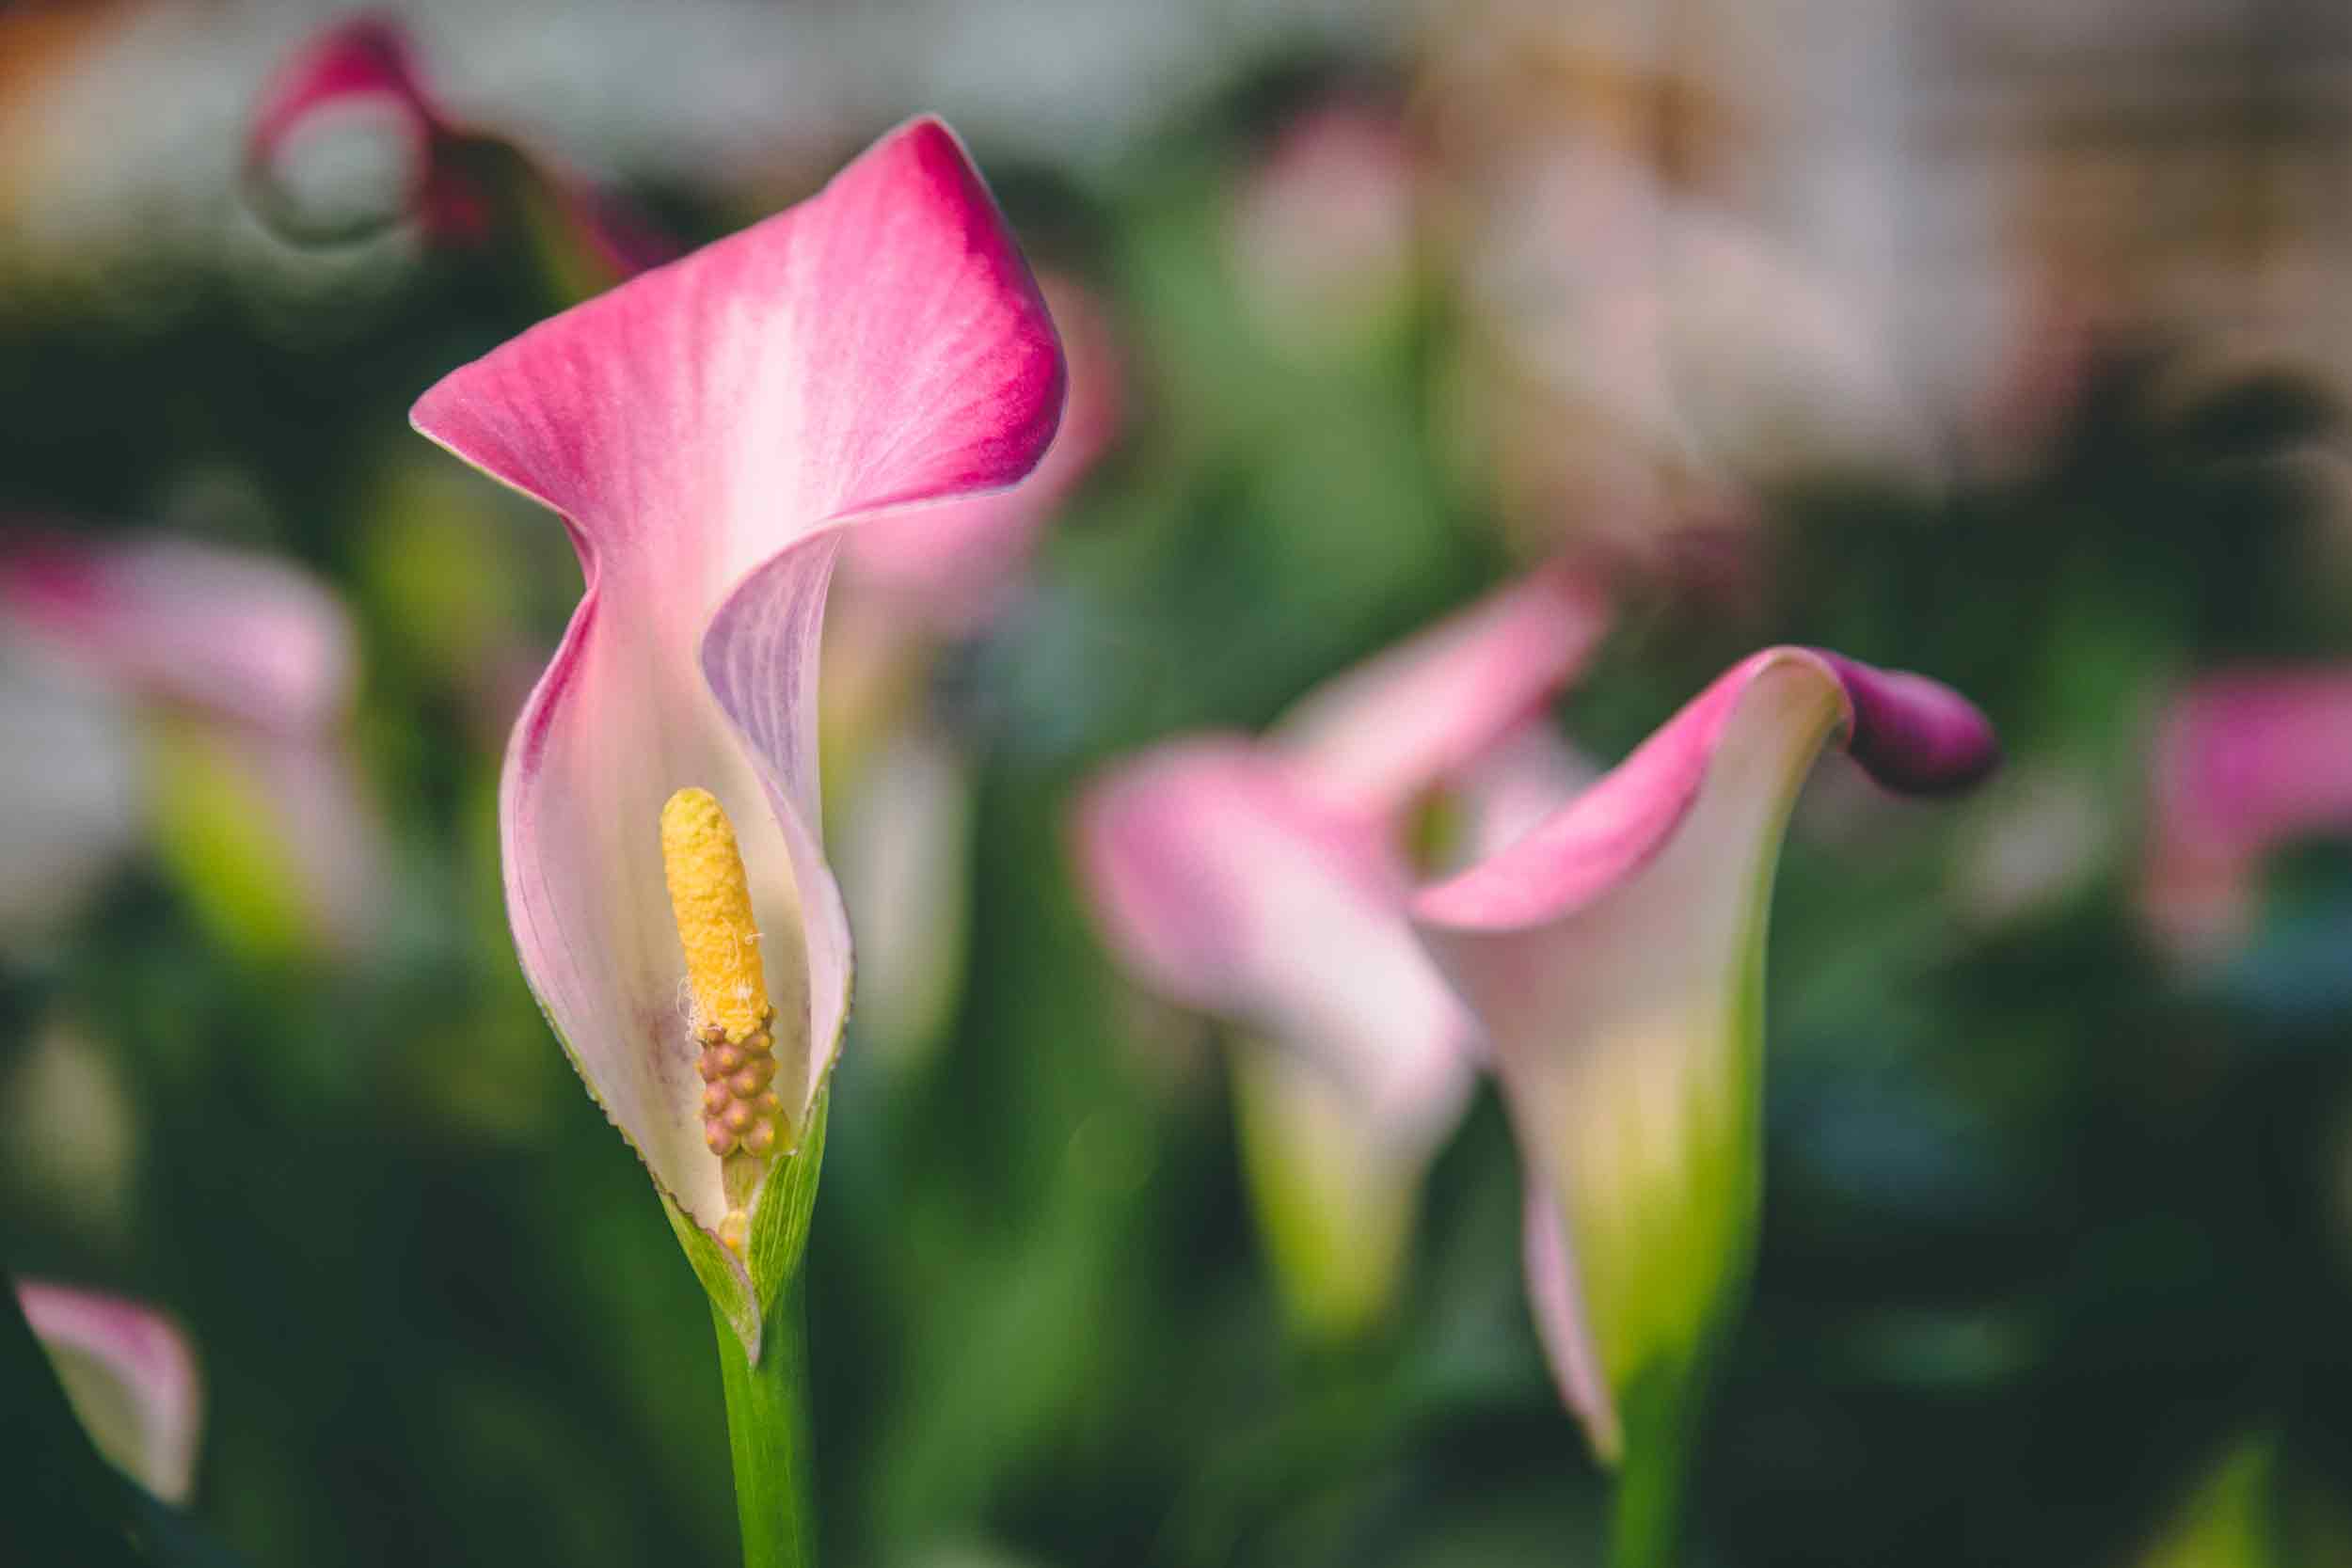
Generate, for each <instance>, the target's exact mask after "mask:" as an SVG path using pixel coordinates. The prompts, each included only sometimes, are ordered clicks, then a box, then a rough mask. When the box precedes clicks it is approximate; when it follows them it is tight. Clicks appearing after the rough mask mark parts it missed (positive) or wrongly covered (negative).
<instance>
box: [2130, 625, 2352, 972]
mask: <svg viewBox="0 0 2352 1568" xmlns="http://www.w3.org/2000/svg"><path fill="white" fill-rule="evenodd" d="M2345 832H2352V669H2323V670H2277V669H2273V670H2247V671H2240V672H2236V673H2230V674H2222V675H2214V676H2209V677H2207V678H2206V679H2204V680H2201V681H2200V682H2198V683H2196V684H2195V685H2193V686H2191V687H2190V688H2189V689H2187V690H2186V691H2185V692H2183V693H2182V694H2181V695H2180V697H2179V698H2177V699H2176V700H2175V701H2174V702H2173V704H2172V705H2171V707H2170V708H2169V710H2168V712H2167V713H2166V715H2165V717H2164V720H2163V723H2162V727H2161V729H2160V730H2159V733H2158V736H2157V739H2156V746H2155V758H2154V773H2153V797H2152V799H2151V800H2150V826H2149V833H2150V843H2149V850H2148V857H2149V858H2148V868H2147V877H2146V882H2145V890H2144V893H2143V901H2144V903H2145V905H2146V907H2147V910H2148V912H2149V917H2150V918H2151V919H2152V920H2153V922H2154V923H2155V924H2156V926H2157V927H2159V928H2160V929H2161V930H2162V931H2163V932H2164V933H2165V934H2166V935H2167V936H2168V937H2169V938H2170V939H2171V940H2172V941H2173V942H2175V943H2176V944H2178V945H2180V946H2182V947H2184V948H2196V947H2205V946H2211V945H2214V944H2216V943H2217V942H2221V941H2222V940H2224V939H2226V938H2227V937H2228V936H2230V935H2231V934H2232V933H2233V932H2234V931H2236V930H2237V929H2238V928H2240V927H2242V926H2243V924H2244V922H2245V919H2246V916H2247V913H2248V910H2249V905H2250V904H2251V902H2252V899H2253V895H2254V891H2255V882H2256V879H2257V878H2258V877H2259V875H2260V873H2261V868H2262V862H2263V861H2264V859H2265V857H2266V856H2268V855H2270V854H2272V853H2273V852H2275V851H2276V850H2278V849H2279V848H2280V847H2283V846H2284V845H2286V844H2288V843H2290V842H2291V841H2293V840H2295V839H2297V838H2301V837H2306V836H2311V835H2316V834H2323V833H2345Z"/></svg>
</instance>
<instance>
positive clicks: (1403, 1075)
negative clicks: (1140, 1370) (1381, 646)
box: [1076, 572, 1607, 1336]
mask: <svg viewBox="0 0 2352 1568" xmlns="http://www.w3.org/2000/svg"><path fill="white" fill-rule="evenodd" d="M1606 620H1607V617H1606V613H1605V610H1604V609H1603V606H1602V604H1601V603H1600V601H1599V599H1598V598H1597V595H1595V594H1593V593H1592V592H1591V591H1590V590H1589V589H1588V588H1586V587H1585V586H1584V585H1583V584H1582V583H1581V581H1579V580H1578V579H1575V578H1569V577H1567V576H1565V575H1563V574H1560V573H1558V572H1547V573H1545V574H1542V575H1539V576H1537V577H1535V578H1531V579H1529V580H1527V581H1524V582H1521V583H1518V584H1516V585H1514V586H1512V587H1510V588H1507V589H1504V590H1502V592H1500V593H1499V594H1495V595H1493V596H1491V597H1490V598H1488V599H1486V601H1484V602H1483V603H1480V604H1478V605H1476V606H1473V607H1472V608H1471V609H1470V610H1466V611H1463V612H1461V613H1460V614H1458V615H1456V616H1455V617H1454V618H1453V619H1452V620H1450V621H1447V622H1444V623H1442V624H1440V625H1439V626H1436V627H1433V628H1431V629H1430V630H1428V631H1426V632H1424V633H1422V635H1420V636H1419V637H1417V638H1415V639H1414V640H1412V641H1409V642H1406V644H1404V645H1403V646H1401V647H1399V648H1397V649H1395V650H1393V651H1391V652H1390V653H1388V654H1386V655H1384V656H1382V657H1378V658H1376V659H1375V660H1373V661H1372V662H1371V663H1369V664H1367V665H1365V666H1363V667H1361V668H1359V669H1358V670H1356V671H1353V672H1350V673H1347V674H1345V675H1343V676H1341V677H1340V678H1339V679H1337V680H1335V681H1333V682H1332V683H1330V684H1329V685H1327V686H1326V687H1325V688H1323V689H1319V690H1318V691H1316V692H1313V693H1311V694H1310V695H1309V696H1308V697H1307V698H1306V699H1305V700H1304V701H1303V702H1301V703H1300V704H1299V705H1298V706H1297V707H1296V708H1295V709H1294V710H1293V711H1292V712H1291V714H1290V715H1288V716H1287V717H1286V718H1285V719H1284V720H1283V721H1281V722H1280V723H1279V724H1278V725H1276V727H1275V729H1274V731H1273V733H1272V734H1271V735H1270V736H1267V737H1265V738H1264V739H1263V740H1252V739H1249V738H1248V737H1245V736H1193V737H1188V738H1185V739H1182V740H1178V741H1174V742H1171V743H1169V744H1168V745H1165V746H1163V747H1161V748H1159V749H1157V750H1155V751H1152V752H1147V753H1145V754H1144V755H1142V756H1140V757H1138V758H1136V759H1135V760H1133V761H1131V762H1128V763H1126V764H1123V765H1122V766H1120V768H1117V769H1115V770H1114V771H1113V772H1111V773H1110V774H1109V775H1107V776H1106V777H1104V779H1102V780H1101V781H1100V782H1098V783H1097V784H1094V785H1092V786H1091V787H1090V788H1089V790H1088V792H1087V794H1086V796H1085V798H1084V800H1083V801H1082V802H1081V805H1080V808H1079V812H1078V817H1077V845H1076V848H1077V855H1078V862H1079V865H1080V868H1081V871H1082V873H1083V876H1084V879H1085V882H1086V884H1087V886H1088V888H1089V890H1090V892H1091V894H1092V897H1093V902H1094V906H1095V911H1096V914H1097V916H1098V918H1099V920H1100V922H1101V924H1102V927H1103V928H1104V932H1105V934H1106V935H1107V936H1108V938H1109V940H1110V943H1111V946H1112V948H1113V949H1114V951H1115V952H1116V953H1117V954H1118V956H1119V957H1120V958H1121V959H1122V960H1123V962H1124V963H1125V964H1126V965H1127V966H1128V967H1129V968H1130V969H1132V970H1133V971H1134V972H1135V973H1136V974H1137V975H1138V976H1139V977H1140V978H1141V979H1142V980H1143V981H1144V982H1145V984H1146V985H1148V986H1149V987H1150V988H1151V989H1152V990H1155V991H1157V992H1159V993H1160V994H1161V995H1163V996H1165V997H1167V998H1168V999H1169V1000H1171V1001H1174V1002H1176V1003H1178V1004H1180V1005H1182V1006H1186V1007H1189V1008H1192V1009H1194V1010H1197V1011H1199V1012H1201V1013H1204V1014H1208V1015H1210V1016H1213V1017H1216V1018H1218V1019H1221V1020H1224V1021H1226V1022H1229V1023H1231V1024H1232V1026H1233V1027H1234V1028H1235V1029H1236V1031H1237V1032H1238V1034H1239V1036H1240V1037H1241V1044H1240V1046H1239V1048H1238V1049H1237V1050H1236V1051H1235V1053H1234V1055H1233V1064H1234V1074H1235V1106H1236V1111H1237V1114H1238V1115H1239V1116H1240V1117H1241V1133H1242V1142H1243V1151H1244V1155H1245V1158H1246V1159H1247V1160H1248V1163H1249V1166H1250V1176H1251V1179H1252V1184H1253V1187H1254V1188H1255V1190H1256V1194H1257V1197H1258V1201H1259V1205H1260V1210H1261V1218H1262V1223H1263V1228H1264V1231H1265V1236H1266V1243H1267V1246H1268V1250H1269V1252H1270V1253H1271V1254H1272V1256H1273V1259H1274V1261H1275V1264H1276V1267H1277V1273H1278V1278H1279V1279H1280V1281H1281V1282H1282V1284H1283V1287H1284V1290H1285V1291H1286V1292H1287V1296H1288V1303H1289V1307H1290V1309H1291V1311H1292V1313H1293V1315H1294V1317H1295V1319H1296V1320H1297V1322H1298V1323H1300V1324H1301V1326H1302V1327H1305V1328H1307V1329H1308V1330H1310V1331H1311V1332H1313V1333H1316V1334H1320V1335H1331V1336H1341V1335H1346V1334H1349V1333H1353V1332H1355V1331H1357V1330H1359V1329H1360V1328H1362V1327H1364V1326H1366V1325H1367V1324H1368V1323H1369V1322H1370V1321H1372V1320H1373V1319H1375V1317H1376V1316H1377V1315H1378V1314H1379V1312H1380V1311H1381V1310H1382V1308H1383V1307H1385V1306H1386V1304H1387V1302H1388V1301H1389V1299H1390V1297H1391V1295H1392V1293H1393V1291H1394V1287H1395V1284H1396V1281H1397V1278H1398V1275H1399V1272H1400V1270H1401V1267H1402V1263H1403V1259H1404V1253H1405V1249H1406V1243H1407V1242H1408V1239H1409V1236H1410V1232H1411V1222H1412V1217H1413V1212H1414V1204H1415V1196H1416V1193H1417V1190H1418V1186H1419V1181H1420V1177H1421V1173H1422V1169H1423V1167H1424V1166H1425V1165H1426V1164H1427V1162H1428V1160H1429V1158H1430V1156H1431V1155H1432V1154H1433V1153H1434V1152H1435V1150H1436V1148H1437V1146H1438V1143H1439V1142H1440V1141H1441V1140H1442V1138H1443V1137H1444V1135H1445V1134H1446V1132H1449V1131H1450V1130H1451V1129H1452V1127H1453V1125H1454V1121H1455V1119H1456V1118H1457V1117H1458V1115H1459V1113H1460V1111H1461V1108H1462V1105H1463V1103H1464V1100H1465V1097H1466V1095H1467V1092H1468V1088H1469V1084H1470V1075H1471V1072H1472V1064H1473V1057H1472V1046H1473V1039H1474V1035H1475V1027H1474V1024H1473V1022H1472V1021H1471V1019H1470V1015H1469V1014H1468V1013H1467V1012H1466V1011H1464V1010H1463V1008H1462V1007H1461V1006H1460V1005H1459V1004H1458V1003H1457V1002H1456V1001H1455V1000H1454V996H1453V994H1452V993H1451V992H1450V991H1449V990H1447V988H1446V986H1445V984H1444V982H1443V981H1442V980H1441V979H1440V978H1439V977H1438V974H1437V972H1436V971H1435V970H1434V969H1433V968H1432V967H1431V966H1430V964H1429V963H1428V961H1427V959H1426V958H1424V957H1423V956H1422V953H1421V952H1420V950H1419V949H1418V948H1417V947H1416V945H1415V943H1414V941H1413V937H1412V933H1411V931H1410V929H1409V927H1407V925H1406V919H1405V911H1406V900H1407V899H1408V897H1409V896H1410V894H1411V890H1412V885H1413V879H1414V869H1413V864H1412V863H1411V861H1410V860H1409V859H1408V855H1407V847H1406V838H1407V836H1408V832H1409V831H1410V829H1411V828H1412V826H1413V823H1414V818H1415V816H1416V814H1417V813H1418V812H1419V811H1420V809H1421V808H1422V807H1423V806H1424V805H1425V804H1427V803H1428V801H1429V799H1430V797H1431V796H1432V795H1433V793H1435V792H1437V791H1438V790H1440V789H1444V788H1449V787H1451V788H1452V789H1453V790H1454V792H1455V800H1454V803H1455V805H1456V806H1457V808H1458V807H1460V806H1462V805H1465V804H1467V803H1469V802H1470V800H1471V788H1470V786H1471V784H1472V782H1473V781H1474V780H1476V779H1477V777H1478V776H1479V774H1480V773H1481V771H1482V768H1483V766H1484V765H1485V763H1486V760H1487V759H1488V758H1490V757H1493V756H1496V755H1505V754H1507V755H1510V756H1512V757H1514V758H1515V759H1516V758H1518V756H1520V755H1523V753H1521V752H1518V751H1517V749H1516V748H1514V747H1511V746H1509V745H1507V744H1506V743H1507V742H1509V741H1510V740H1511V739H1512V737H1513V736H1515V734H1517V733H1518V732H1520V731H1522V730H1524V729H1525V728H1526V726H1527V725H1528V724H1529V723H1530V721H1532V720H1535V719H1536V717H1537V715H1538V714H1539V712H1540V709H1541V707H1542V705H1544V703H1545V702H1546V701H1547V700H1548V699H1549V697H1550V696H1551V695H1552V694H1553V693H1554V692H1555V691H1557V690H1558V689H1559V688H1560V687H1561V686H1562V685H1563V684H1565V682H1566V681H1567V680H1568V679H1569V678H1571V677H1572V676H1573V675H1574V673H1576V671H1577V670H1578V669H1579V668H1580V667H1581V664H1582V662H1583V660H1584V659H1585V657H1586V656H1587V655H1588V654H1589V652H1590V651H1591V650H1592V648H1593V647H1594V646H1595V645H1596V643H1597V641H1598V639H1599V636H1600V634H1601V632H1602V630H1603V629H1604V627H1605V625H1606ZM1514 766H1515V767H1516V766H1517V762H1516V760H1515V762H1514ZM1471 831H1472V832H1473V833H1475V832H1476V831H1477V829H1476V825H1475V824H1472V825H1471Z"/></svg>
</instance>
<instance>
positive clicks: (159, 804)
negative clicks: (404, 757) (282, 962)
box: [0, 531, 382, 956]
mask: <svg viewBox="0 0 2352 1568" xmlns="http://www.w3.org/2000/svg"><path fill="white" fill-rule="evenodd" d="M0 626H5V629H6V630H7V632H8V634H9V635H10V636H11V637H12V638H13V639H14V640H15V641H18V642H19V643H20V644H24V645H26V646H29V647H32V648H34V649H37V650H39V651H40V653H42V654H43V655H45V656H46V657H47V658H48V659H49V661H50V662H51V663H53V664H55V665H56V666H59V667H62V668H70V669H71V670H72V672H73V673H74V675H75V677H76V678H77V679H79V680H81V681H82V682H84V683H85V684H86V685H87V686H88V687H89V688H90V689H93V690H96V691H101V692H104V693H106V694H107V695H108V696H110V697H111V698H113V699H115V700H119V701H121V702H124V703H126V704H128V705H130V706H132V707H133V708H134V709H135V711H137V712H139V713H140V714H142V715H143V716H144V717H145V718H146V719H147V720H148V721H149V722H148V724H147V726H146V728H147V730H148V732H149V733H148V736H147V738H148V741H149V751H150V752H151V757H152V760H153V761H154V763H155V765H156V766H155V767H154V768H153V769H152V772H153V774H154V785H153V788H152V790H151V796H152V801H151V804H152V806H153V809H154V818H153V821H152V824H151V826H152V828H153V830H154V832H156V833H157V835H158V838H159V842H160V844H161V847H162V848H163V850H164V852H165V854H166V856H167V859H169V860H171V861H172V862H173V863H174V864H175V865H176V867H177V868H178V869H179V870H181V871H182V872H183V874H185V880H186V881H187V883H188V889H187V890H188V892H189V894H190V895H191V896H192V897H193V898H195V899H196V900H197V903H198V906H199V912H200V913H203V914H205V915H206V917H207V918H208V919H210V920H211V921H212V922H213V923H214V924H215V927H217V928H218V929H219V931H220V933H221V934H222V935H223V937H224V938H225V939H226V940H228V941H230V942H231V943H232V944H236V945H239V946H243V947H245V948H246V949H247V950H249V951H254V952H257V953H260V954H262V955H263V956H269V955H274V954H277V953H280V952H284V951H288V950H293V949H299V948H303V947H309V946H316V945H324V946H326V947H328V948H333V949H343V950H349V949H351V948H353V947H355V946H356V945H358V943H359V942H362V941H363V940H364V936H365V933H366V931H367V929H368V927H369V925H370V923H371V919H372V911H373V908H374V906H375V905H376V904H378V903H379V902H380V899H381V885H380V882H379V881H378V879H377V873H378V871H379V869H380V864H381V860H382V856H381V854H380V852H379V843H378V839H379V832H378V828H377V823H376V820H375V818H374V816H373V813H372V812H371V811H370V810H369V808H368V805H367V803H366V801H365V800H364V797H363V794H362V791H361V789H360V785H359V781H358V777H357V776H356V774H355V772H354V771H353V769H352V768H351V767H350V765H349V761H348V759H347V757H346V756H345V755H344V753H343V750H342V734H341V731H342V722H343V720H344V717H345V715H346V712H347V710H348V708H349V706H350V702H351V692H352V688H353V685H354V679H355V659H354V656H353V650H352V638H351V627H350V624H349V621H348V620H347V618H346V617H345V615H344V612H343V609H342V605H341V604H340V603H339V602H338V601H337V600H336V598H335V596H334V594H332V593H331V592H329V591H328V590H327V589H326V586H325V585H323V584H322V583H320V582H318V581H317V580H316V579H315V578H311V577H310V576H309V575H308V574H306V573H304V572H302V571H301V570H299V569H298V568H296V567H294V566H293V565H291V564H289V563H287V562H282V561H278V560H274V559H272V558H269V557H266V556H262V555H258V554H250V553H247V552H244V551H240V550H232V549H228V548H224V547H222V546H212V545H203V544H199V543H196V542H194V541H191V540H185V539H176V538H170V537H167V536H163V535H134V536H125V537H119V538H94V537H90V536H86V535H72V534H67V533H64V532H59V531H43V532H26V533H22V534H18V535H15V536H13V537H10V538H8V539H7V540H5V541H0ZM232 861H233V862H237V863H239V864H237V865H235V866H230V864H229V862H232ZM216 873H217V874H219V875H215V874H216ZM224 877H225V878H226V880H225V881H224V880H223V878H224ZM230 883H233V884H234V885H233V887H232V886H230V885H229V884H230Z"/></svg>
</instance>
